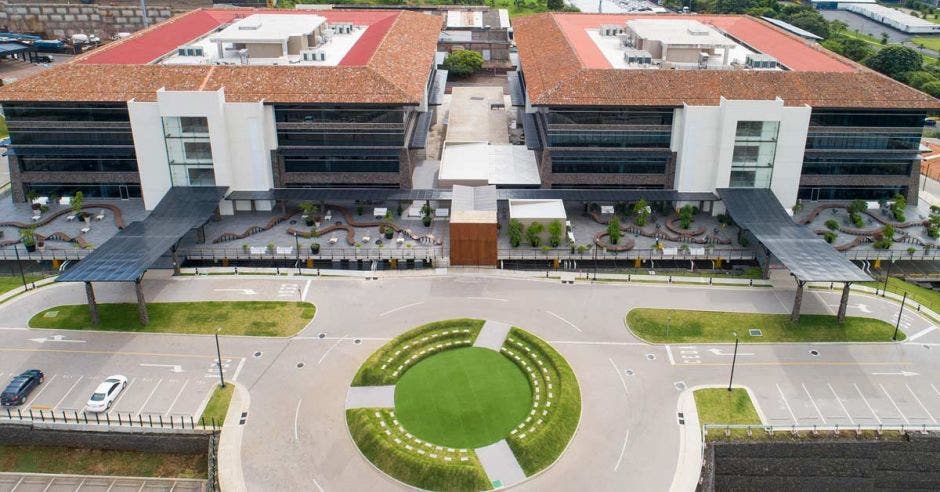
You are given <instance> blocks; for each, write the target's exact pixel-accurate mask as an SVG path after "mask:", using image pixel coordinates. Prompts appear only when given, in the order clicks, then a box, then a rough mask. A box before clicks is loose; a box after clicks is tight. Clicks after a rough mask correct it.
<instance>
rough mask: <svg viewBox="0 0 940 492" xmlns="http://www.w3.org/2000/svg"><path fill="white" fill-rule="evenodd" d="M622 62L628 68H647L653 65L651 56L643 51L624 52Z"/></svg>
mask: <svg viewBox="0 0 940 492" xmlns="http://www.w3.org/2000/svg"><path fill="white" fill-rule="evenodd" d="M623 61H624V62H626V63H627V65H630V66H641V67H647V66H650V65H652V64H653V55H651V54H650V53H649V52H648V51H644V50H626V51H625V52H624V53H623Z"/></svg>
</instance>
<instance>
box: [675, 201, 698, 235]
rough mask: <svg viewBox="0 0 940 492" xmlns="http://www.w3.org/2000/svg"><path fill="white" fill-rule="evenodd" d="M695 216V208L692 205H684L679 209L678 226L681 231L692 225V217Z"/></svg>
mask: <svg viewBox="0 0 940 492" xmlns="http://www.w3.org/2000/svg"><path fill="white" fill-rule="evenodd" d="M694 215H695V208H694V207H692V205H689V204H686V205H683V207H682V208H680V209H679V226H680V227H682V228H683V229H688V228H689V226H691V225H692V221H693V220H694V219H693V216H694Z"/></svg>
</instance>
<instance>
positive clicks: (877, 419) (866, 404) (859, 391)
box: [852, 383, 881, 425]
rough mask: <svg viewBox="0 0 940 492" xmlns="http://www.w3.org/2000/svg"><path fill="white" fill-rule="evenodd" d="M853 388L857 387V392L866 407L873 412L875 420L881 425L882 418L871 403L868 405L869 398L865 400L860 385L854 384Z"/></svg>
mask: <svg viewBox="0 0 940 492" xmlns="http://www.w3.org/2000/svg"><path fill="white" fill-rule="evenodd" d="M852 386H855V391H858V396H861V397H862V401H863V402H865V406H866V407H868V411H869V412H871V414H872V415H874V416H875V420H876V421H878V424H879V425H880V424H881V417H879V416H878V413H877V412H875V409H874V408H872V406H871V403H868V398H865V395H864V394H862V390H861V388H859V387H858V385H857V384H855V383H852Z"/></svg>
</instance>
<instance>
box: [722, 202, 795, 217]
mask: <svg viewBox="0 0 940 492" xmlns="http://www.w3.org/2000/svg"><path fill="white" fill-rule="evenodd" d="M802 211H803V202H796V203H794V204H793V213H794V214H798V213H800V212H802ZM722 215H724V214H722Z"/></svg>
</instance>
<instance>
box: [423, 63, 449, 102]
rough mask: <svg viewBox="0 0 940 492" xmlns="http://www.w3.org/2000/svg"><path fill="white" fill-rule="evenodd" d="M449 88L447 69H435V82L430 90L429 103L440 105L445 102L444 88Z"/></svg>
mask: <svg viewBox="0 0 940 492" xmlns="http://www.w3.org/2000/svg"><path fill="white" fill-rule="evenodd" d="M446 88H447V70H441V69H435V70H434V82H432V83H431V88H430V89H429V90H428V105H430V106H440V105H441V103H442V102H444V90H445V89H446Z"/></svg>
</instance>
